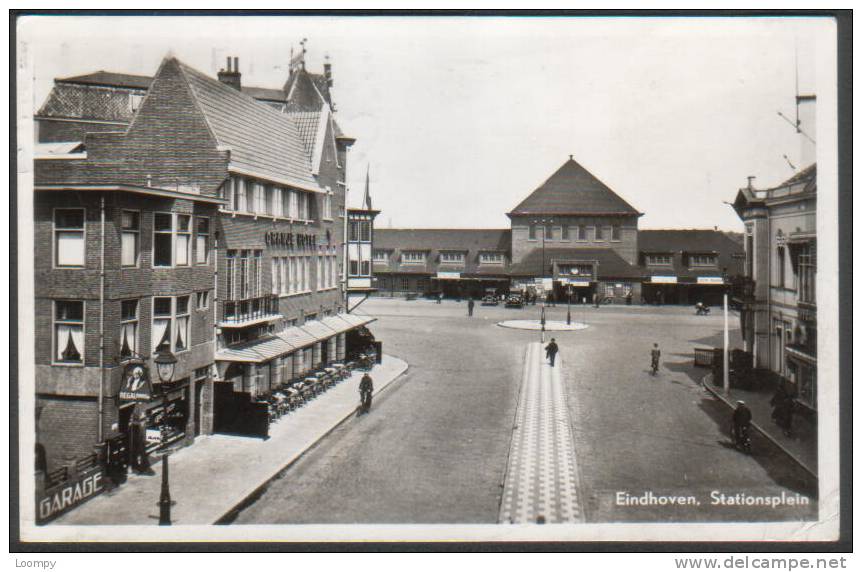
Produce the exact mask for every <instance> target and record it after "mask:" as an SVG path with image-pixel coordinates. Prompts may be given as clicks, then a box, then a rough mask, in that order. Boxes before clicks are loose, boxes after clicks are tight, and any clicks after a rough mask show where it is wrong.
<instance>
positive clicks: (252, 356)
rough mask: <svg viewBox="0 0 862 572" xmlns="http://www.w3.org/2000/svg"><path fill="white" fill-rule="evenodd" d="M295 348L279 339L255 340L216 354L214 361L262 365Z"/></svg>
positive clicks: (275, 337) (276, 337) (274, 337)
mask: <svg viewBox="0 0 862 572" xmlns="http://www.w3.org/2000/svg"><path fill="white" fill-rule="evenodd" d="M295 349H296V348H295V347H294V346H293V345H292V344H290V343H288V342H287V341H285V340H284V339H282V338H280V337H279V336H273V337H270V338H266V339H263V340H255V341H253V342H249V343H247V344H243V345H239V346H234V347H231V348H224V349H221V350H219V351H217V352H216V356H215V359H216V361H234V362H245V363H264V362H268V361H270V360H272V359H274V358H277V357H279V356H282V355H284V354H287V353H290V352H292V351H294V350H295Z"/></svg>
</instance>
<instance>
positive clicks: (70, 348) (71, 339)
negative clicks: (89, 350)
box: [54, 300, 84, 364]
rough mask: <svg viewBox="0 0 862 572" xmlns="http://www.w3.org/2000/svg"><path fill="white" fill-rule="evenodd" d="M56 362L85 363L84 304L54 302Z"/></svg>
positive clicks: (71, 301) (79, 302) (81, 302)
mask: <svg viewBox="0 0 862 572" xmlns="http://www.w3.org/2000/svg"><path fill="white" fill-rule="evenodd" d="M54 361H55V362H57V363H71V364H83V363H84V302H83V301H80V300H78V301H73V300H56V301H55V302H54Z"/></svg>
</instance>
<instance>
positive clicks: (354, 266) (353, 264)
mask: <svg viewBox="0 0 862 572" xmlns="http://www.w3.org/2000/svg"><path fill="white" fill-rule="evenodd" d="M349 268H350V272H349V274H350V275H351V276H359V261H358V260H351V261H350V266H349Z"/></svg>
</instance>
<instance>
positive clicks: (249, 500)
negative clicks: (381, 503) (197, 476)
mask: <svg viewBox="0 0 862 572" xmlns="http://www.w3.org/2000/svg"><path fill="white" fill-rule="evenodd" d="M392 357H395V356H392ZM402 361H403V360H402ZM404 363H405V367H404V369H403V370H401V371H400V372H398V373H397V374H395V376H393V377H392V379H390V380H389V381H388V382H387V383H386V385H383V386H381V387H379V388H378V389H377V390H376V391H374V392H373V393H372V394H371V395H372V397H374V396H377V395H379V394H380V393H382V392H383V391H385V390H386V388H387V387H389V386H390V385H392V384H394V383H395V382H396V381H397V380H398V379H400V378H401V377H402V376H403V375H404V374H405V373H407V372H408V371H409V370H410V364H409V363H407V362H404ZM355 414H356V409H353V410H351V411H350V412H349V413H347V415H345V416H344V417H342V418H341V419H339V420H338V421H336V422H335V424H334V425H333V426H332V427H330V428H329V429H327V430H326V431H324V432H323V433H322V434H321V435H320V436H319V437H318V438H317V439H315V440H314V441H313V442H312V443H310V444H309V445H308V447H306V448H305V449H303V450H301V451H299V452H298V453H297V454H296V455H294V456H293V457H292V458H291V459H289V460H288V461H287V463H286V464H285V465H283V466H282V467H281V468H279V469H278V470H277V471H275V473H274V474H272V475H271V476H269V477H267V478H265V479H264V480H263V482H261V483H260V484H259V485H257V486H255V488H254V489H252V491H251V492H250V493H247V494H244V495H243V496H242V497H241V498H240V500H239V501H238V502H236V503H234V505H233V506H232V507H231V508H230V509H228V510H227V511H226V512H225V513H224V514H222V516H220V517H219V518H217V519H216V520H215V522H213V524H216V525H223V524H231V523H232V522H233V521H234V520H235V519H236V517H237V516H239V513H240V512H242V511H243V510H245V509H246V508H248V507H249V506H251V505H252V504H254V503H255V502H256V501H257V500H258V499H259V498H260V497H261V495H263V493H265V492H266V490H267V488H269V484H270V483H271V482H272V481H274V480H275V479H277V478H279V477H281V476H282V475H283V474H284V472H285V471H287V470H288V469H290V467H292V466H293V465H294V464H295V463H296V462H297V461H299V460H300V459H301V458H302V457H303V456H304V455H305V454H306V453H307V452H308V451H310V450H311V449H312V448H314V447H315V446H316V445H317V444H318V443H320V442H321V441H323V440H324V439H325V438H326V437H327V436H328V435H329V434H330V433H332V432H333V431H335V430H336V429H338V428H339V427H340V426H341V425H343V424H344V422H345V421H347V420H348V419H350V418H352V417H353V416H354V415H355Z"/></svg>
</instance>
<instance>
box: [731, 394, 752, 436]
mask: <svg viewBox="0 0 862 572" xmlns="http://www.w3.org/2000/svg"><path fill="white" fill-rule="evenodd" d="M750 425H751V409H749V408H748V406H747V405H746V404H745V402H744V401H742V400H740V401H737V402H736V409H734V410H733V442H734V443H735V444H737V445H741V444H742V443H741V439H742V437H743V436H744V435H747V434H748V430H749V426H750Z"/></svg>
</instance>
